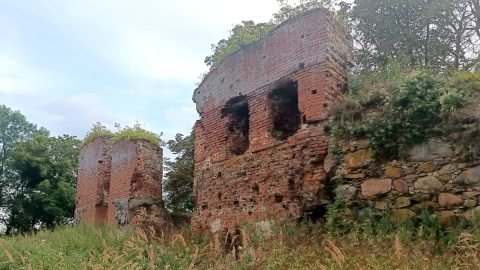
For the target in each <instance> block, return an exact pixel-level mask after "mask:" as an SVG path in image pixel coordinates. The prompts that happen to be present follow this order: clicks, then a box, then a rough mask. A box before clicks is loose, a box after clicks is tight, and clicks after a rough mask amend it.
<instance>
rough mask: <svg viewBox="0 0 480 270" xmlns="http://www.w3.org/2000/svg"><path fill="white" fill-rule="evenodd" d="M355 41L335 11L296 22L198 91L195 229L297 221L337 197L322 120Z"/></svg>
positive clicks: (227, 64)
mask: <svg viewBox="0 0 480 270" xmlns="http://www.w3.org/2000/svg"><path fill="white" fill-rule="evenodd" d="M351 49H352V41H351V39H350V38H349V37H348V35H346V34H345V32H344V31H343V29H342V28H341V27H340V26H339V25H338V24H337V23H336V22H335V21H334V19H333V18H332V17H331V16H330V14H329V13H328V11H327V10H325V9H316V10H312V11H309V12H307V13H305V14H303V15H300V16H298V17H295V18H293V19H290V20H288V21H286V22H285V23H283V24H282V25H280V26H279V27H277V28H276V29H275V30H274V31H272V32H271V33H270V34H269V35H268V36H267V37H265V38H263V39H261V40H260V41H258V42H255V43H253V44H250V45H248V46H247V47H245V48H243V49H242V50H240V51H238V52H236V53H234V54H232V55H230V56H227V57H226V58H225V59H224V60H223V61H222V62H221V63H220V64H219V66H218V67H217V68H216V69H214V70H212V71H211V72H210V73H209V74H208V75H207V77H206V78H205V79H204V81H203V82H202V83H201V84H200V86H199V87H198V88H197V89H196V90H195V92H194V95H193V100H194V101H195V103H196V105H197V111H198V112H199V114H200V116H201V120H199V121H197V123H196V124H195V135H196V139H195V178H194V196H195V201H196V208H195V212H194V217H193V219H192V229H193V230H194V231H203V230H212V231H216V230H218V229H221V228H233V227H234V226H235V225H236V224H237V223H238V222H239V221H240V220H242V219H245V220H259V221H260V220H265V219H269V218H281V217H286V216H291V217H294V218H299V217H301V216H303V215H306V214H311V213H313V212H315V211H319V210H320V211H321V207H319V205H322V203H324V202H326V201H327V200H328V199H329V198H328V196H329V194H328V189H327V188H326V187H325V184H326V183H325V182H324V179H325V178H326V173H325V170H324V167H323V160H324V157H325V156H326V154H327V153H326V152H327V147H328V140H327V137H326V135H325V133H324V131H323V126H322V121H324V120H325V119H326V117H327V108H328V106H330V104H331V103H333V102H334V101H335V100H337V99H338V97H339V96H341V94H342V92H343V90H344V88H345V84H346V79H345V74H346V73H345V72H346V69H347V68H348V61H349V58H350V52H351Z"/></svg>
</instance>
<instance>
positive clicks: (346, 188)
mask: <svg viewBox="0 0 480 270" xmlns="http://www.w3.org/2000/svg"><path fill="white" fill-rule="evenodd" d="M335 195H336V198H337V199H340V200H343V199H351V198H353V197H354V196H355V195H357V188H356V187H354V186H350V185H341V186H338V187H337V188H336V189H335Z"/></svg>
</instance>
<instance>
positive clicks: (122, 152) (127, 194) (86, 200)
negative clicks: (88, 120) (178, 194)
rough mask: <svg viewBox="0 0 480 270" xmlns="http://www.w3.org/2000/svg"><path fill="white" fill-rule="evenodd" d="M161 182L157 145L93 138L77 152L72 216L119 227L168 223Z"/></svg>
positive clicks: (160, 154) (159, 155)
mask: <svg viewBox="0 0 480 270" xmlns="http://www.w3.org/2000/svg"><path fill="white" fill-rule="evenodd" d="M161 182H162V149H161V148H160V147H159V146H157V145H154V144H152V143H149V142H146V141H135V142H132V141H126V140H120V141H118V142H116V143H114V144H111V143H110V141H109V138H108V137H99V138H96V139H95V140H94V141H92V142H90V143H88V144H86V145H85V146H83V147H82V149H81V151H80V160H79V170H78V181H77V203H76V210H75V219H76V220H77V221H85V222H96V223H108V224H117V225H120V226H122V225H125V224H132V223H133V224H136V223H141V222H144V221H145V220H148V221H149V222H154V223H155V224H156V225H162V224H165V223H168V222H169V219H170V218H169V216H168V213H167V212H166V210H165V209H163V205H162V185H161Z"/></svg>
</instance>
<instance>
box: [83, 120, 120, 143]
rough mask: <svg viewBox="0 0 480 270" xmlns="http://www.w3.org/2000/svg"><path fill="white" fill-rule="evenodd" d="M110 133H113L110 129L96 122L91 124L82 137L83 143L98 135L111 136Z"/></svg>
mask: <svg viewBox="0 0 480 270" xmlns="http://www.w3.org/2000/svg"><path fill="white" fill-rule="evenodd" d="M112 135H113V133H112V132H111V131H110V130H108V129H107V128H106V127H105V126H102V123H100V122H97V123H96V124H94V125H93V127H92V128H91V129H90V131H89V132H87V135H86V136H85V138H84V139H83V145H85V144H87V143H89V142H91V141H93V140H95V139H96V138H98V137H102V136H108V137H111V136H112Z"/></svg>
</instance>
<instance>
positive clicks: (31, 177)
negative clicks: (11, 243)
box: [0, 106, 80, 234]
mask: <svg viewBox="0 0 480 270" xmlns="http://www.w3.org/2000/svg"><path fill="white" fill-rule="evenodd" d="M0 113H2V116H3V117H2V118H1V122H0V123H1V125H0V127H1V128H2V129H1V134H0V137H1V138H0V141H1V142H2V178H1V181H0V184H1V191H0V195H1V201H0V203H1V204H0V207H1V211H0V212H1V213H0V222H1V223H2V224H3V225H4V226H5V228H6V233H7V234H16V233H26V232H30V231H32V230H34V229H38V228H42V227H45V228H53V227H54V226H56V225H58V224H62V223H66V222H69V221H70V220H71V219H72V218H73V212H74V210H75V181H76V177H77V166H78V154H79V148H80V141H79V140H77V139H76V138H75V137H72V136H68V135H64V136H62V137H50V136H49V132H48V131H47V130H46V129H44V128H40V129H37V128H36V126H35V125H34V124H31V123H29V122H28V121H27V120H26V118H25V116H23V115H22V114H21V113H20V112H18V111H16V112H12V111H11V110H10V109H9V108H7V107H6V106H2V107H0Z"/></svg>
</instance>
